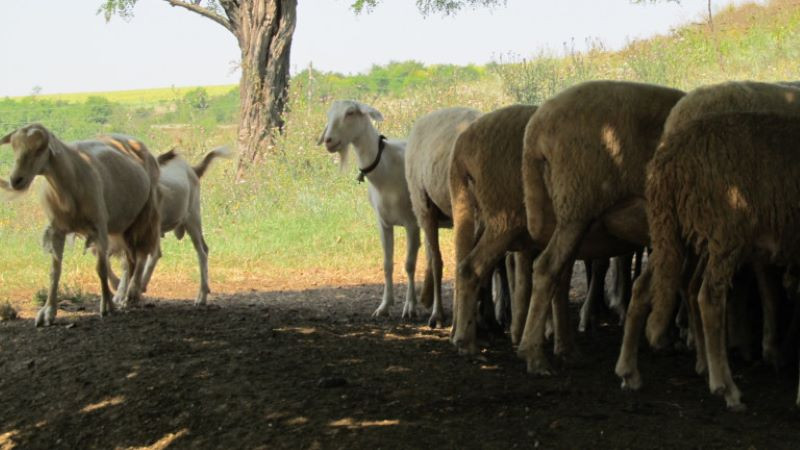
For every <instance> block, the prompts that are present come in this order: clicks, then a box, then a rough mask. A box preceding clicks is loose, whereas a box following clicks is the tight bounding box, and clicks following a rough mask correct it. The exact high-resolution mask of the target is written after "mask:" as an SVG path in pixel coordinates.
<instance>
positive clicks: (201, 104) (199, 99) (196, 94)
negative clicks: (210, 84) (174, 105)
mask: <svg viewBox="0 0 800 450" xmlns="http://www.w3.org/2000/svg"><path fill="white" fill-rule="evenodd" d="M183 101H184V102H186V104H188V105H189V106H190V107H192V108H194V109H197V110H200V111H205V110H206V109H208V107H209V106H210V104H209V98H208V92H206V90H205V89H203V88H201V87H199V88H197V89H194V90H192V91H189V92H187V93H186V94H185V95H184V96H183Z"/></svg>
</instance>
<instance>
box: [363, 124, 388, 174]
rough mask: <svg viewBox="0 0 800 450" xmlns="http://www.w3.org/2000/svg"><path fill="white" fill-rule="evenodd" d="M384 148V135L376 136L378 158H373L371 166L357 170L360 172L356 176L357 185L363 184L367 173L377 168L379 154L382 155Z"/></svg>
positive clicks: (379, 158)
mask: <svg viewBox="0 0 800 450" xmlns="http://www.w3.org/2000/svg"><path fill="white" fill-rule="evenodd" d="M385 147H386V136H384V135H380V136H378V156H376V157H375V161H372V164H370V165H369V166H367V167H365V168H363V169H358V170H359V172H361V173H359V174H358V178H357V179H358V182H359V183H363V182H364V177H365V176H367V174H368V173H370V172H372V171H373V170H375V168H376V167H378V164H380V162H381V154H382V153H383V149H384V148H385Z"/></svg>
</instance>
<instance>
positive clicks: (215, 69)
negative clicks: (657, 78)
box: [0, 0, 741, 97]
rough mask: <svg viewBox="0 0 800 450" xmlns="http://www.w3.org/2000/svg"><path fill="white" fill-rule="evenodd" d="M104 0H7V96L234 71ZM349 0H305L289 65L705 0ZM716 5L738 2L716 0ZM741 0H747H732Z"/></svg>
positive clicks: (516, 46) (672, 23)
mask: <svg viewBox="0 0 800 450" xmlns="http://www.w3.org/2000/svg"><path fill="white" fill-rule="evenodd" d="M100 3H102V0H69V1H66V0H0V18H2V20H1V21H0V55H2V58H3V60H2V62H0V97H4V96H21V95H29V94H31V93H32V92H34V90H38V91H40V92H41V93H67V92H96V91H113V90H126V89H144V88H153V87H170V86H178V87H180V86H201V85H205V86H208V85H218V84H234V83H237V82H238V79H239V71H238V70H237V65H238V61H239V49H238V46H237V44H236V41H235V39H234V38H233V35H231V34H230V33H229V32H228V31H227V30H225V29H224V28H223V27H221V26H220V25H218V24H216V23H214V22H212V21H210V20H208V19H206V18H203V17H201V16H199V15H196V14H194V13H191V12H189V11H186V10H183V9H181V8H176V7H170V6H169V5H168V4H167V3H166V2H165V1H163V0H139V4H138V5H137V6H136V8H135V9H134V13H135V16H134V17H133V19H131V20H130V21H125V20H122V19H120V18H119V17H115V18H113V19H112V20H111V21H110V22H109V23H106V21H105V20H104V18H103V16H102V15H97V14H96V12H97V8H98V6H99V5H100ZM351 3H352V0H299V1H298V11H297V28H296V30H295V34H294V40H293V44H292V53H291V67H292V69H291V70H292V73H296V72H298V71H300V70H303V69H305V68H306V67H308V66H309V64H313V67H314V68H315V69H317V70H323V71H336V72H340V73H358V72H365V71H367V70H368V69H369V68H370V67H371V66H372V65H373V64H386V63H388V62H390V61H404V60H409V59H413V60H416V61H421V62H423V63H426V64H437V63H450V64H470V63H474V64H485V63H487V62H492V61H501V60H502V61H508V60H519V59H522V58H525V57H531V56H534V55H536V54H538V53H539V52H540V51H542V50H550V51H560V50H561V49H562V48H563V47H564V44H565V43H567V44H568V45H572V44H570V43H572V42H574V45H575V47H576V48H577V49H582V48H584V47H585V42H586V40H587V39H599V40H601V41H602V42H603V43H604V45H605V46H606V47H607V48H610V49H618V48H621V47H623V46H624V45H625V44H626V43H627V42H629V41H631V40H634V39H641V38H646V37H648V36H651V35H654V34H664V33H667V32H669V30H671V29H673V28H675V27H677V26H680V25H681V24H684V23H687V22H699V21H702V20H703V19H704V14H705V11H706V0H682V1H681V2H680V3H679V4H677V3H673V2H663V1H662V2H658V3H656V4H647V5H637V4H632V3H630V1H629V0H508V1H507V4H506V6H500V7H496V8H493V9H486V8H480V9H475V10H471V9H466V10H463V11H461V12H459V13H458V14H456V15H454V16H441V15H432V16H428V17H423V16H422V15H421V14H420V13H419V11H418V10H417V9H416V6H415V4H414V3H415V2H414V1H413V0H383V1H382V3H381V4H380V5H379V6H378V7H377V8H375V9H374V10H373V11H372V12H370V13H362V14H360V15H356V14H354V13H353V11H352V10H351V9H350V4H351ZM712 3H713V4H714V8H715V9H717V8H722V7H724V6H725V5H727V4H729V3H731V2H730V1H727V0H714V1H713V2H712ZM737 3H741V1H737Z"/></svg>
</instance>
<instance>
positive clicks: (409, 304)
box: [401, 227, 420, 319]
mask: <svg viewBox="0 0 800 450" xmlns="http://www.w3.org/2000/svg"><path fill="white" fill-rule="evenodd" d="M419 244H420V242H419V228H417V227H406V277H407V278H406V279H407V280H408V286H407V288H406V301H405V304H403V315H402V316H401V317H402V318H403V319H411V318H415V317H417V298H416V294H415V292H414V272H415V271H416V267H417V253H419Z"/></svg>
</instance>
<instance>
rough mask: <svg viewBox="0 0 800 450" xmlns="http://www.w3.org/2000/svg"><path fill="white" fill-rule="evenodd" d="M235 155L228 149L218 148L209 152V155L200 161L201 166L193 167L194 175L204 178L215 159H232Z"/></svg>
mask: <svg viewBox="0 0 800 450" xmlns="http://www.w3.org/2000/svg"><path fill="white" fill-rule="evenodd" d="M232 155H233V154H232V153H231V151H230V150H229V149H228V147H217V148H215V149H214V150H211V151H210V152H208V154H207V155H206V156H205V158H203V160H202V161H200V164H198V165H196V166H194V167H192V169H193V170H194V173H195V174H196V175H197V178H202V177H203V174H204V173H206V170H207V169H208V166H209V165H211V161H213V160H214V158H230V157H231V156H232Z"/></svg>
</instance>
